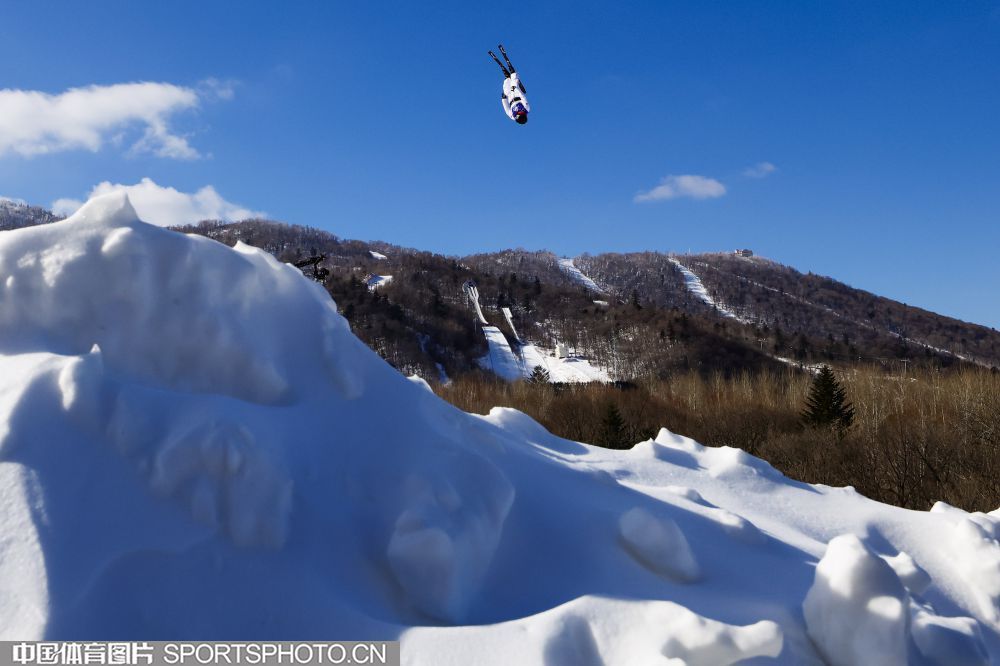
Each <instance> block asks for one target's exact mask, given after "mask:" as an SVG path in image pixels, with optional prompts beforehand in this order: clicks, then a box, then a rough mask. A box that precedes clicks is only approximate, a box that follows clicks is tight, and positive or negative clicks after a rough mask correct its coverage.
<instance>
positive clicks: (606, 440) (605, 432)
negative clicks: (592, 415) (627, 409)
mask: <svg viewBox="0 0 1000 666" xmlns="http://www.w3.org/2000/svg"><path fill="white" fill-rule="evenodd" d="M599 444H601V445H602V446H606V447H607V448H609V449H620V448H624V447H625V419H623V418H622V414H621V412H619V411H618V408H617V407H616V406H615V404H614V403H613V402H609V403H608V407H607V409H606V410H605V411H604V417H603V418H602V419H601V440H600V442H599Z"/></svg>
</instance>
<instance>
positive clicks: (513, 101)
mask: <svg viewBox="0 0 1000 666" xmlns="http://www.w3.org/2000/svg"><path fill="white" fill-rule="evenodd" d="M497 46H498V47H499V48H500V55H502V56H503V59H504V62H506V63H507V66H506V67H504V64H503V63H502V62H500V59H499V58H497V56H496V54H495V53H493V51H490V52H489V54H490V57H492V58H493V60H494V61H496V64H498V65H500V69H501V70H502V71H503V77H504V78H503V94H502V95H501V96H500V103H501V104H502V105H503V111H504V113H506V114H507V117H508V118H510V119H511V120H513V121H515V122H517V124H518V125H523V124H525V123H526V122H528V111H531V105H529V104H528V95H527V93H525V92H524V84H523V83H521V79H520V77H519V76H518V75H517V72H516V71H514V65H512V64H510V58H508V57H507V51H505V50H504V48H503V44H498V45H497Z"/></svg>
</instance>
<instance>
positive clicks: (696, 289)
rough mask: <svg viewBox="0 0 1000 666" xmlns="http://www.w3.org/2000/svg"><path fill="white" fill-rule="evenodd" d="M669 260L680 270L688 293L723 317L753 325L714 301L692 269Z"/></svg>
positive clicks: (676, 261)
mask: <svg viewBox="0 0 1000 666" xmlns="http://www.w3.org/2000/svg"><path fill="white" fill-rule="evenodd" d="M668 259H669V261H670V263H672V264H673V265H674V266H676V267H677V268H678V270H680V272H681V274H682V275H683V276H684V285H685V286H686V287H687V289H688V291H690V292H691V293H692V294H694V295H695V296H697V297H698V298H699V299H701V300H702V301H703V302H704V303H705V304H706V305H708V306H709V307H711V308H714V309H716V310H718V312H719V314H721V315H722V316H723V317H728V318H730V319H735V320H736V321H739V322H742V323H744V324H750V323H753V322H751V320H749V319H746V318H744V317H740V316H739V315H737V314H736V313H735V312H733V311H732V310H730V309H728V308H727V307H726V306H724V305H722V304H721V303H718V302H717V301H716V300H715V299H713V298H712V295H711V294H709V293H708V289H705V285H704V284H702V282H701V278H699V277H698V276H697V275H695V273H694V271H692V270H691V269H690V268H688V267H687V266H685V265H684V264H682V263H681V262H679V261H678V260H677V259H675V258H674V257H669V258H668Z"/></svg>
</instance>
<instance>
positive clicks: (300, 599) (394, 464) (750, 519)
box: [0, 195, 1000, 666]
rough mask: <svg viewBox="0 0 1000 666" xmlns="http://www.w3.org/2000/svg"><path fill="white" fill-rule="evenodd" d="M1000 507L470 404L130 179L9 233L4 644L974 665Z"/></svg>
mask: <svg viewBox="0 0 1000 666" xmlns="http://www.w3.org/2000/svg"><path fill="white" fill-rule="evenodd" d="M508 349H509V347H508ZM997 518H998V515H997V514H996V513H994V514H968V513H965V512H964V511H960V510H958V509H953V508H950V507H946V506H944V505H941V506H938V507H936V508H935V510H934V511H932V512H918V511H904V510H902V509H897V508H894V507H889V506H885V505H881V504H877V503H875V502H871V501H870V500H867V499H865V498H864V497H861V496H860V495H858V494H857V493H856V492H854V491H853V490H851V489H841V488H828V487H824V486H810V485H808V484H804V483H798V482H795V481H792V480H789V479H786V478H784V477H783V476H782V475H781V474H780V473H778V472H777V471H776V470H774V469H773V468H771V467H770V466H769V465H768V464H767V463H765V462H763V461H761V460H758V459H756V458H754V457H752V456H749V455H747V454H746V453H744V452H742V451H739V450H737V449H727V448H721V449H715V448H711V447H705V446H702V445H700V444H698V443H697V442H694V441H692V440H690V439H688V438H685V437H682V436H680V435H675V434H673V433H671V432H669V431H668V430H665V429H664V430H662V431H661V432H660V433H659V434H658V435H657V437H656V439H655V440H648V441H646V442H642V443H639V444H637V445H636V446H635V447H634V448H633V449H632V450H631V451H611V450H605V449H599V448H595V447H591V446H588V445H586V444H581V443H578V442H571V441H566V440H562V439H559V438H557V437H555V436H553V435H552V434H550V433H548V432H546V431H545V429H544V428H542V427H541V426H540V425H539V424H538V423H536V422H534V421H532V420H531V419H530V418H529V417H527V416H526V415H524V414H521V413H519V412H516V411H514V410H510V409H493V410H492V411H490V413H489V414H488V415H486V416H475V415H469V414H464V413H462V412H461V411H459V410H457V409H455V408H454V407H452V406H450V405H448V404H446V403H444V402H442V401H441V400H439V399H438V398H437V397H436V396H435V395H434V394H433V393H432V392H431V391H429V390H428V388H427V386H426V384H425V383H424V382H411V381H408V380H407V379H406V378H404V377H402V376H400V375H399V373H397V372H396V371H395V370H393V369H392V368H391V367H389V366H388V365H387V364H386V363H385V362H384V361H382V360H381V359H380V358H378V356H376V355H375V354H374V353H373V352H371V350H369V349H368V348H367V347H365V346H364V345H363V344H361V343H360V341H358V340H357V339H356V338H355V337H354V336H353V335H352V334H351V332H350V330H349V328H348V327H347V325H346V323H345V321H344V320H343V318H342V317H341V316H340V315H339V314H337V312H336V306H335V304H334V303H333V302H332V301H331V300H330V298H329V296H328V294H327V293H326V292H325V291H323V289H322V288H321V287H320V286H318V285H316V284H315V283H313V282H311V281H310V280H308V279H306V278H304V277H303V276H302V275H301V273H300V272H299V271H297V270H295V269H294V268H292V267H289V266H285V265H283V264H280V263H279V262H277V261H275V260H274V259H273V258H271V257H270V256H268V255H267V254H265V253H263V252H260V251H258V250H255V249H253V248H250V247H247V246H245V245H240V246H237V247H236V248H228V247H225V246H224V245H221V244H219V243H216V242H215V241H211V240H208V239H204V238H199V237H188V236H183V235H180V234H177V233H175V232H171V231H169V230H166V229H161V228H157V227H152V226H150V225H146V224H144V223H142V222H140V221H138V220H136V219H135V213H134V211H133V210H132V208H131V206H130V205H129V204H128V200H127V199H126V198H125V197H124V196H122V195H111V196H108V197H104V198H100V199H95V200H93V201H91V202H89V203H88V204H87V205H86V206H84V207H83V208H82V209H81V210H80V211H79V213H78V214H76V215H74V216H73V217H72V218H70V219H68V220H66V221H63V222H58V223H54V224H51V225H45V226H42V227H35V228H28V229H21V230H16V231H5V232H0V638H3V639H17V640H23V639H38V638H49V639H64V638H84V639H102V638H103V639H109V638H114V639H124V638H137V639H143V640H149V639H162V640H171V639H179V638H197V639H227V640H236V639H242V640H249V639H259V638H271V639H289V640H290V639H316V638H330V639H334V638H337V639H343V638H352V639H355V638H356V639H368V638H372V639H375V638H381V639H393V638H400V639H401V640H402V642H403V655H404V660H405V661H406V663H408V664H411V665H414V666H422V665H425V664H427V665H435V666H437V665H448V664H463V665H464V664H469V663H476V664H485V665H490V664H497V665H500V664H504V665H506V664H511V663H516V664H525V665H532V664H572V665H573V666H581V665H584V666H586V665H591V664H592V665H595V666H596V665H598V664H601V665H607V664H615V665H617V664H629V665H631V664H644V663H650V664H652V663H662V664H680V663H687V664H726V663H735V662H740V661H744V660H748V659H755V660H756V661H755V662H754V663H768V662H769V661H773V662H774V663H780V664H818V663H821V662H820V660H821V659H827V660H828V661H829V662H830V663H847V662H852V663H866V664H870V663H879V660H880V659H881V660H882V661H883V662H885V661H887V660H889V661H892V660H896V662H894V663H900V662H899V660H902V663H913V664H922V665H923V664H983V663H989V661H990V659H992V660H993V661H994V662H995V661H996V660H997V659H998V658H1000V626H998V624H997V599H998V597H1000V576H998V574H997V572H998V562H1000V559H998V552H1000V551H998V546H997V536H998V534H997V532H998V528H997ZM844 535H863V536H844ZM828 544H829V546H828ZM817 562H818V563H819V564H818V565H817Z"/></svg>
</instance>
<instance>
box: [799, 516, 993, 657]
mask: <svg viewBox="0 0 1000 666" xmlns="http://www.w3.org/2000/svg"><path fill="white" fill-rule="evenodd" d="M904 559H905V558H904ZM802 610H803V612H804V613H805V619H806V627H807V629H808V632H809V636H810V637H811V638H812V640H813V641H814V642H815V644H816V646H817V647H818V648H819V650H820V652H821V653H822V654H823V656H824V658H825V659H826V661H827V662H828V663H830V664H833V665H834V666H841V665H844V666H846V665H848V664H861V663H864V664H886V665H889V664H907V663H912V662H914V661H916V660H917V659H916V655H914V654H912V649H911V644H912V645H913V646H915V648H916V651H917V652H919V653H920V654H921V656H922V658H923V659H924V660H925V661H924V663H931V664H940V665H941V666H945V665H951V664H955V665H957V664H987V663H989V658H988V655H987V652H986V648H985V645H984V644H983V641H982V637H981V636H980V634H979V630H978V625H977V624H976V622H975V621H974V620H973V619H972V618H963V617H951V618H945V617H939V616H938V615H936V614H935V613H934V612H933V609H932V608H931V607H930V605H929V604H921V603H919V602H916V601H914V600H913V599H912V598H911V596H910V594H909V593H908V592H907V590H906V588H905V587H904V585H903V584H902V582H901V581H900V579H899V577H898V576H897V575H896V573H895V572H894V571H893V568H892V567H891V566H890V565H889V563H887V562H886V560H884V559H882V558H880V557H879V556H878V555H876V554H875V553H873V552H872V551H871V550H870V549H869V548H868V547H867V546H865V544H864V543H862V542H861V540H860V539H859V538H858V537H856V536H854V535H852V534H846V535H842V536H839V537H837V538H835V539H833V540H832V541H830V543H829V545H828V546H827V549H826V554H825V555H824V556H823V559H822V560H821V561H820V563H819V566H817V567H816V579H815V582H814V583H813V585H812V587H811V588H810V589H809V593H808V594H807V595H806V598H805V601H804V603H803V605H802Z"/></svg>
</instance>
